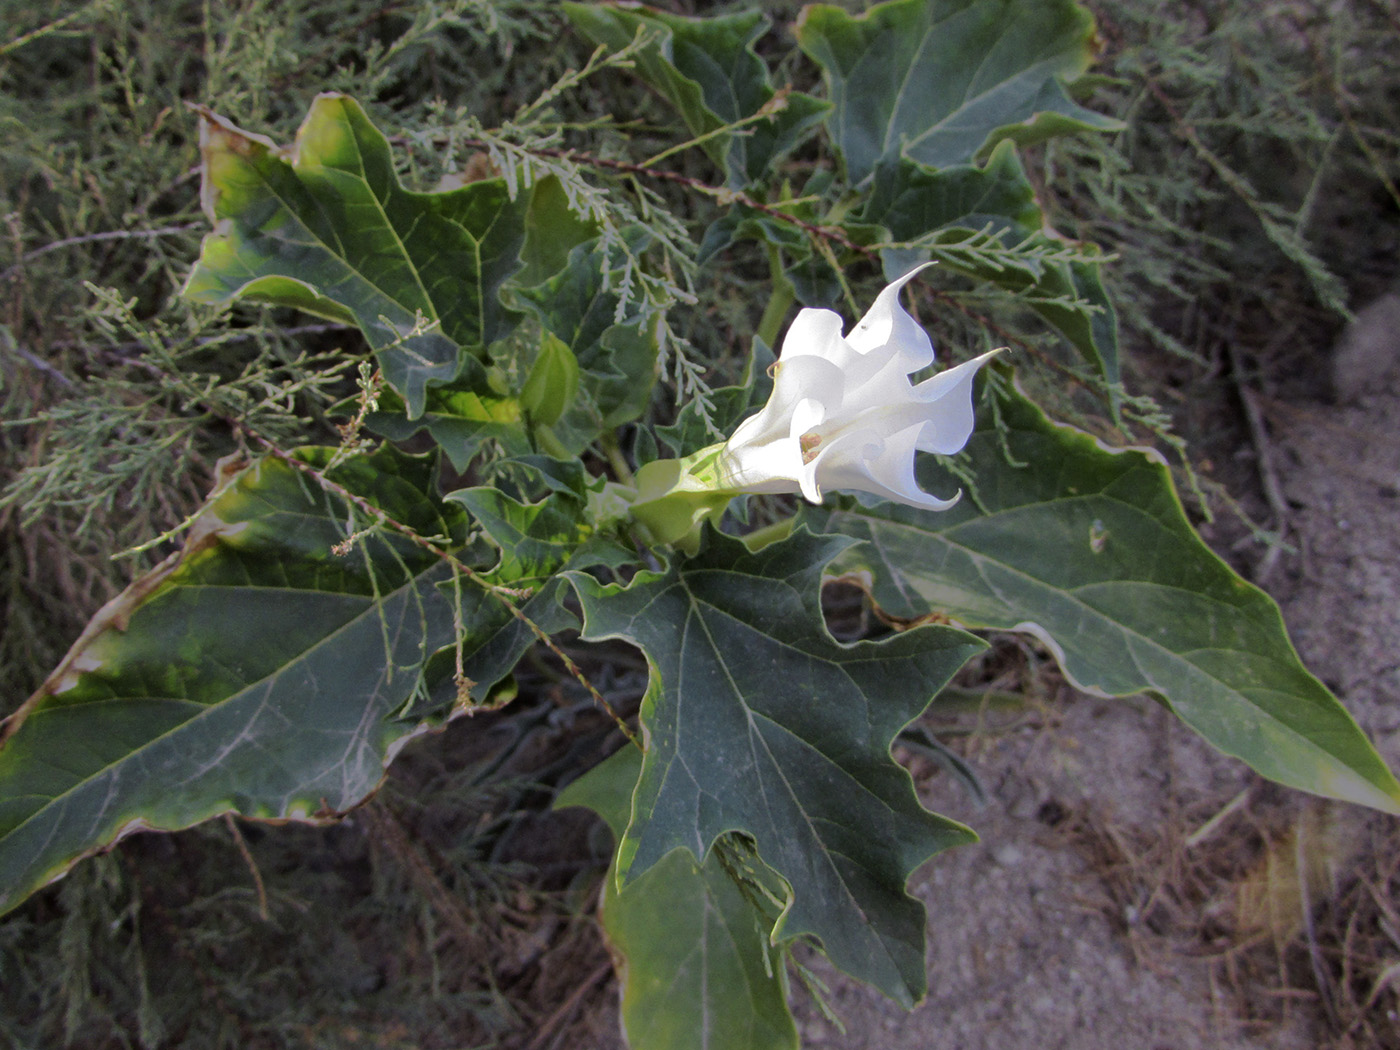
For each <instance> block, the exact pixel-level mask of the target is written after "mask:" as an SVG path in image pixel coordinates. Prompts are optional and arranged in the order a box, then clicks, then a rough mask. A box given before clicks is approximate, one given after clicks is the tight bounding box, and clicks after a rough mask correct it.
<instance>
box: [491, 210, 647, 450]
mask: <svg viewBox="0 0 1400 1050" xmlns="http://www.w3.org/2000/svg"><path fill="white" fill-rule="evenodd" d="M628 236H629V239H630V240H631V241H632V248H633V250H634V251H638V252H640V251H641V250H642V248H643V247H644V246H645V243H646V234H645V232H644V231H640V230H632V231H628ZM609 270H610V261H609V259H608V258H607V249H606V248H605V246H604V245H603V244H602V243H601V241H599V240H593V241H589V242H588V243H585V244H581V245H578V246H577V247H575V248H574V249H573V250H572V251H571V252H570V253H569V256H568V263H567V265H566V266H565V267H564V268H563V269H562V270H560V271H558V272H557V273H556V274H555V275H554V276H552V277H551V278H550V279H548V280H546V281H543V282H541V283H540V284H538V285H535V286H533V287H530V288H521V289H518V290H517V292H516V295H515V299H516V301H517V302H518V303H519V307H520V309H521V310H523V311H526V312H527V313H529V314H532V315H533V316H534V318H535V319H536V320H537V321H538V322H539V323H540V325H541V326H542V327H543V328H544V330H545V332H546V333H548V334H547V336H546V339H549V338H553V339H558V340H559V341H560V342H562V344H563V345H564V346H565V347H567V348H568V350H570V351H571V352H572V353H573V355H574V357H575V359H576V360H577V362H578V366H579V384H578V390H577V394H576V396H575V397H574V398H573V400H572V402H571V403H570V405H569V406H568V407H567V409H566V410H565V412H564V415H563V418H562V419H561V420H559V422H558V423H557V424H556V425H555V426H554V427H553V430H554V433H555V434H556V435H557V436H558V437H559V439H560V441H561V442H562V443H563V445H564V447H565V448H566V449H568V450H569V451H571V452H575V453H577V452H581V451H582V450H583V449H585V448H587V447H588V446H589V445H590V444H591V443H592V442H593V441H594V440H596V438H597V437H598V435H599V434H600V433H602V432H604V431H611V430H613V429H614V428H616V427H619V426H621V425H623V424H624V423H630V422H632V421H633V420H635V419H637V418H638V417H640V416H641V415H642V414H643V413H644V412H645V411H646V409H647V407H648V405H649V404H650V403H651V394H652V389H653V387H654V386H655V385H656V374H657V373H656V364H657V356H658V355H659V354H660V352H661V339H660V329H659V324H660V320H661V319H660V318H659V317H653V318H650V319H649V320H645V321H644V320H640V319H637V318H634V317H624V318H622V319H619V318H618V297H617V293H616V292H615V291H614V290H613V287H612V286H611V284H610V276H609Z"/></svg>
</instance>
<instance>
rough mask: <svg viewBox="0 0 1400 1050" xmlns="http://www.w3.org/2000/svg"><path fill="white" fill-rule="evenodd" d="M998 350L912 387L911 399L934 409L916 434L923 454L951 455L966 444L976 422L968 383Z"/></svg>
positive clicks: (970, 383)
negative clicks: (913, 397)
mask: <svg viewBox="0 0 1400 1050" xmlns="http://www.w3.org/2000/svg"><path fill="white" fill-rule="evenodd" d="M1000 352H1001V351H1000V350H993V351H991V352H990V353H986V354H983V355H982V356H981V357H974V358H973V359H972V360H971V361H964V362H963V363H962V364H960V365H958V366H956V367H955V368H950V369H948V371H946V372H939V373H938V374H937V375H936V376H931V377H930V378H928V379H925V380H924V381H923V382H922V383H920V384H919V385H918V386H916V387H914V396H915V397H916V398H918V399H919V400H920V401H921V402H923V403H925V404H928V405H930V406H931V407H932V406H936V411H935V412H934V413H933V414H931V415H930V416H929V418H928V421H927V422H926V423H925V424H924V427H923V429H922V430H921V431H920V433H919V442H918V447H919V448H920V449H922V450H923V451H925V452H939V453H942V454H943V455H945V456H951V455H952V454H953V453H955V452H957V451H959V450H960V449H961V448H962V447H963V446H964V445H966V444H967V439H968V438H970V437H971V436H972V428H973V427H974V426H975V425H976V420H975V419H974V416H973V411H972V381H973V380H974V379H975V378H976V377H977V371H978V369H980V368H981V367H982V366H983V365H984V364H986V363H987V362H988V361H989V360H991V359H992V358H993V357H994V356H996V355H997V354H999V353H1000Z"/></svg>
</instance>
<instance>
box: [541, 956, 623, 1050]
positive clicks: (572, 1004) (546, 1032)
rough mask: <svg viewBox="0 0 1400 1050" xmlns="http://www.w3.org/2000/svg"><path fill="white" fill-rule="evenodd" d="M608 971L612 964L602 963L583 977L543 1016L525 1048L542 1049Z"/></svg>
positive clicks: (610, 969)
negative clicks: (557, 1007)
mask: <svg viewBox="0 0 1400 1050" xmlns="http://www.w3.org/2000/svg"><path fill="white" fill-rule="evenodd" d="M610 973H612V964H611V963H603V964H602V965H601V966H599V967H598V968H597V969H596V970H594V971H593V972H592V973H590V974H589V975H588V976H587V977H586V978H584V979H583V981H582V983H580V984H579V985H578V987H577V988H575V989H574V990H573V991H572V992H570V993H569V997H568V998H567V999H565V1000H564V1001H563V1002H562V1003H560V1004H559V1009H557V1010H555V1011H554V1012H553V1013H552V1014H550V1015H549V1016H548V1017H547V1018H545V1021H544V1024H542V1025H540V1028H539V1031H538V1032H536V1033H535V1038H533V1039H531V1040H530V1042H529V1044H528V1045H526V1047H525V1050H544V1047H545V1045H546V1041H547V1040H548V1039H549V1038H550V1037H551V1036H552V1035H553V1034H554V1030H555V1029H556V1028H558V1027H559V1026H560V1025H561V1024H563V1023H564V1022H565V1021H567V1020H568V1019H569V1016H570V1015H571V1014H572V1013H573V1012H574V1011H575V1010H577V1009H578V1005H579V1003H580V1002H582V1001H583V997H584V996H585V995H587V994H588V993H589V992H591V991H592V990H593V986H594V985H596V984H598V983H599V982H600V981H602V980H603V979H604V978H605V977H607V976H608V974H610Z"/></svg>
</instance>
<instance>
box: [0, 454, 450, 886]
mask: <svg viewBox="0 0 1400 1050" xmlns="http://www.w3.org/2000/svg"><path fill="white" fill-rule="evenodd" d="M299 454H300V455H301V456H302V458H303V459H305V460H307V461H308V462H311V463H312V464H314V465H317V466H325V465H326V464H327V461H328V457H329V456H330V454H331V450H323V449H310V450H303V451H302V452H301V453H299ZM433 473H434V468H433V465H432V463H431V461H429V460H428V459H423V458H413V457H408V456H405V455H403V454H401V453H397V452H395V451H393V450H392V449H385V450H381V451H380V452H378V453H375V454H374V455H372V456H367V457H361V458H359V459H355V460H350V461H348V462H346V463H344V464H342V465H341V466H339V467H335V468H333V469H332V470H331V471H330V476H331V477H332V478H333V479H334V480H335V481H337V482H338V483H339V484H341V485H342V486H344V487H346V488H347V489H349V490H350V491H351V492H354V493H355V494H357V495H359V496H361V497H362V498H364V499H366V500H368V501H369V502H371V503H373V504H374V505H375V506H377V507H379V508H381V509H382V510H383V511H385V512H386V513H388V514H390V515H391V516H393V517H394V518H396V519H397V520H399V521H401V522H403V523H404V524H407V525H409V526H411V527H413V528H414V529H415V530H417V531H418V532H419V533H420V534H421V535H425V536H434V535H441V536H445V537H447V536H451V537H456V539H457V541H458V542H460V538H461V534H462V533H463V531H464V528H463V524H464V523H463V521H462V516H461V513H460V512H459V511H457V510H455V508H452V507H450V506H446V505H443V504H441V503H439V502H438V501H436V500H435V499H433V498H431V497H430V496H428V495H425V493H426V492H429V491H431V487H432V485H433ZM350 517H351V515H350V512H349V508H348V507H347V506H346V504H345V503H344V501H343V500H342V499H341V498H339V497H337V496H332V495H330V494H328V493H327V492H325V491H324V490H323V489H322V488H320V487H319V486H318V485H317V484H316V483H315V482H314V481H313V480H312V479H310V478H308V477H307V476H306V475H305V474H303V473H302V472H300V471H298V470H296V469H295V468H293V467H291V466H290V465H288V464H287V463H284V462H282V461H281V460H278V459H263V460H260V461H258V462H256V463H254V464H253V465H252V466H249V467H247V468H246V469H241V470H240V471H238V472H237V473H236V474H230V475H229V477H228V478H227V485H226V486H225V487H224V488H223V489H222V491H221V492H220V494H218V495H217V496H216V498H214V499H213V500H212V502H211V503H210V504H209V505H208V506H207V507H206V509H205V510H204V512H203V513H202V514H201V515H200V517H199V519H198V520H197V521H196V523H195V524H194V526H193V528H192V529H191V532H190V535H189V538H188V541H187V543H186V546H185V548H184V550H183V551H182V552H180V553H178V554H177V555H174V556H172V558H171V559H169V560H168V561H167V562H166V563H165V564H163V565H162V566H161V567H159V568H158V569H157V570H155V571H154V572H152V573H151V574H149V575H147V576H146V577H144V578H142V579H141V580H138V581H137V582H136V583H134V584H133V585H132V586H131V587H130V588H128V589H127V591H125V592H124V593H123V594H122V595H120V596H119V597H118V598H116V599H114V600H113V602H111V603H109V604H108V605H107V606H106V607H104V609H103V610H102V611H101V612H100V613H99V614H98V616H97V617H96V618H95V619H94V620H93V622H92V624H91V625H90V626H89V628H88V630H87V631H86V632H85V633H84V635H83V637H82V638H80V639H79V641H78V642H77V644H76V645H75V646H74V647H73V649H72V650H71V651H70V653H69V655H68V656H67V657H66V658H65V660H64V661H63V663H62V664H61V665H60V667H59V668H58V670H57V671H55V673H54V674H53V675H52V676H51V677H50V679H49V680H48V682H46V683H45V685H44V686H43V687H42V688H41V689H40V691H39V692H38V693H36V694H35V696H33V697H32V698H30V700H29V701H28V702H27V703H26V704H25V705H24V706H23V707H22V708H21V709H20V711H19V712H18V713H17V714H16V715H15V716H14V717H13V718H12V719H11V721H10V722H9V724H8V726H7V727H6V729H7V736H6V738H5V740H4V744H3V747H0V912H2V911H5V910H8V909H9V908H12V907H14V906H15V905H16V904H17V903H19V901H20V900H22V899H23V898H24V896H26V895H27V894H29V893H31V892H32V891H33V890H35V889H37V888H38V887H40V886H42V885H44V884H45V883H47V882H49V881H52V880H53V879H55V878H57V877H59V876H60V875H62V874H63V873H64V872H66V871H67V870H68V868H69V867H71V866H72V864H73V863H74V862H75V861H77V860H78V859H80V858H81V857H83V856H85V855H87V854H89V853H92V852H94V851H96V850H98V849H100V848H102V847H105V846H107V845H109V844H111V843H112V842H114V841H116V840H117V839H119V838H121V837H122V836H123V835H125V834H127V833H129V832H131V831H135V830H139V829H142V828H154V829H160V830H173V829H178V828H184V827H188V826H190V825H192V824H195V823H198V822H199V821H202V820H205V819H208V818H209V817H212V816H216V815H218V814H220V813H227V812H236V813H241V814H243V815H245V816H249V817H258V818H268V819H299V820H308V819H314V818H316V817H317V816H318V815H333V814H336V813H339V812H341V811H344V810H346V809H348V808H350V807H351V806H354V805H355V804H356V803H358V802H360V801H361V800H362V799H363V798H365V797H366V796H367V795H368V794H369V793H370V792H372V791H373V790H374V789H375V787H376V786H377V785H378V783H379V781H380V780H381V779H382V777H383V773H384V767H385V764H386V763H387V762H388V760H389V758H390V757H391V756H392V754H393V753H394V752H395V751H396V750H397V748H399V747H400V746H402V744H403V743H404V742H405V740H406V739H407V738H408V737H409V736H410V735H412V734H413V732H414V731H415V730H414V727H412V726H408V725H404V724H399V723H395V722H394V721H392V720H391V718H390V716H391V715H392V714H393V713H394V712H395V711H396V710H397V709H398V708H399V707H400V706H401V705H402V704H403V703H404V702H405V701H406V700H407V699H408V698H409V697H410V696H412V695H413V693H414V691H415V688H416V686H417V684H418V681H419V668H420V666H421V664H422V662H423V660H424V659H425V657H426V656H427V654H428V653H430V652H432V651H433V650H435V649H438V648H440V647H442V646H444V645H446V644H448V642H450V641H451V638H452V621H453V618H452V613H451V609H450V607H449V605H448V603H447V602H446V601H444V600H443V598H442V596H441V595H440V593H439V591H438V590H437V587H436V584H437V583H438V582H439V581H441V580H442V579H443V577H444V575H445V568H444V566H443V565H442V563H441V561H440V560H439V559H438V558H437V557H436V556H434V555H433V554H431V553H430V552H427V551H425V550H423V549H422V548H421V547H418V546H416V545H414V544H412V543H410V542H408V541H407V540H405V539H403V538H402V537H399V536H397V535H394V534H389V533H385V532H372V533H369V534H366V535H363V536H360V537H359V538H358V539H357V540H356V542H355V545H354V549H353V550H351V551H350V552H349V553H348V554H345V555H339V554H336V553H333V551H332V547H333V546H335V545H336V544H338V543H341V542H342V541H344V540H345V539H346V533H347V528H348V527H349V526H348V525H347V521H348V520H349V519H350Z"/></svg>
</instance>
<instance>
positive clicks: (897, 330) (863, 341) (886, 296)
mask: <svg viewBox="0 0 1400 1050" xmlns="http://www.w3.org/2000/svg"><path fill="white" fill-rule="evenodd" d="M932 265H933V264H932V263H924V265H923V266H916V267H914V269H912V270H910V271H909V272H908V273H906V274H905V275H904V276H903V277H901V278H899V280H897V281H894V282H892V283H891V284H889V285H887V286H886V287H885V289H884V291H882V292H881V293H880V294H879V295H877V296H876V297H875V301H874V302H873V303H871V304H870V309H869V310H867V311H866V312H865V316H864V317H862V318H861V319H860V320H859V321H858V322H856V326H855V327H854V328H852V329H851V333H850V335H848V336H847V337H846V342H847V343H849V344H850V346H851V348H852V349H853V350H855V351H856V352H857V353H859V354H869V353H872V352H873V351H876V350H881V349H883V350H885V352H886V354H888V356H889V359H888V360H887V361H886V363H885V366H886V367H889V368H891V370H898V371H900V372H902V373H903V374H904V375H906V376H907V375H909V374H910V373H911V372H917V371H918V370H919V369H921V368H927V367H928V366H929V365H931V364H933V359H934V354H933V343H931V342H930V341H929V337H928V333H927V332H925V331H924V330H923V328H921V327H920V326H919V325H918V323H917V322H915V320H914V319H913V318H912V317H910V316H909V314H908V313H907V312H906V311H905V309H904V307H903V306H902V305H901V304H900V301H899V293H900V291H901V290H902V289H903V288H904V286H905V285H906V284H908V283H909V282H910V281H912V280H913V279H914V277H915V275H917V274H918V273H919V271H920V270H924V269H927V268H928V267H930V266H932Z"/></svg>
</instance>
